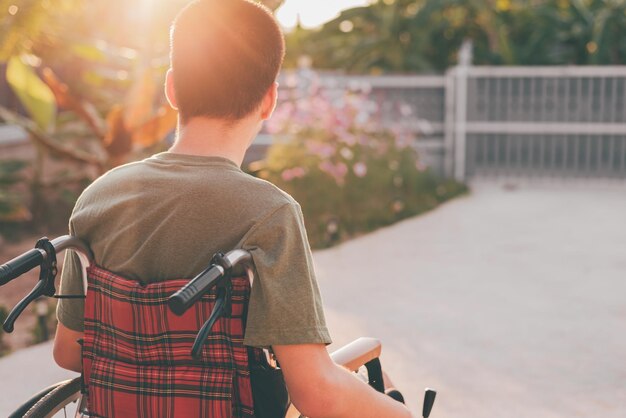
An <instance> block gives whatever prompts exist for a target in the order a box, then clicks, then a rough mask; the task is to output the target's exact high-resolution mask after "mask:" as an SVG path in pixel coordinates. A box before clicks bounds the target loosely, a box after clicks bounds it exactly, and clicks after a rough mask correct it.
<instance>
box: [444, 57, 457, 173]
mask: <svg viewBox="0 0 626 418" xmlns="http://www.w3.org/2000/svg"><path fill="white" fill-rule="evenodd" d="M455 79H456V71H455V69H454V68H451V69H449V70H448V71H447V72H446V80H445V83H444V98H445V99H444V100H445V101H444V128H443V129H444V173H445V176H446V177H448V178H452V177H454V176H455V173H454V162H455V148H454V139H455V137H454V134H455V132H454V128H455V125H456V123H455V122H456V120H455V112H454V110H455V102H454V99H455V97H454V96H455Z"/></svg>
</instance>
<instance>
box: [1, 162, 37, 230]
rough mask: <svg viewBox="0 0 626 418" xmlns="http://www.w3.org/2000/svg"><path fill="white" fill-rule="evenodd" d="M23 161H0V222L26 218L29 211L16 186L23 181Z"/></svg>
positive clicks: (24, 164) (24, 165)
mask: <svg viewBox="0 0 626 418" xmlns="http://www.w3.org/2000/svg"><path fill="white" fill-rule="evenodd" d="M26 165H27V164H26V163H25V162H24V161H18V160H3V161H0V222H15V221H22V220H25V219H28V217H29V216H30V215H29V212H28V209H27V207H26V205H25V204H24V202H23V198H24V196H23V194H24V193H20V192H19V190H18V188H19V184H20V183H22V182H23V180H24V179H23V177H22V175H21V172H22V170H23V169H24V168H25V167H26Z"/></svg>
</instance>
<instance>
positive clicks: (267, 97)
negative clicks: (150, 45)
mask: <svg viewBox="0 0 626 418" xmlns="http://www.w3.org/2000/svg"><path fill="white" fill-rule="evenodd" d="M171 36H172V51H171V61H172V62H171V64H172V68H171V70H170V71H169V72H168V75H167V81H166V95H167V98H168V100H169V102H170V103H171V105H172V106H173V107H174V108H176V109H178V111H179V131H178V136H177V139H176V142H175V144H174V145H173V147H172V148H171V149H170V150H169V151H168V152H165V153H162V154H157V155H155V156H153V157H151V158H148V159H146V160H143V161H140V162H136V163H131V164H128V165H125V166H122V167H119V168H117V169H114V170H112V171H110V172H108V173H107V174H105V175H104V176H103V177H101V178H100V179H98V180H97V181H95V182H94V183H93V184H92V185H91V186H90V187H89V188H87V189H86V190H85V192H84V193H83V194H82V195H81V197H80V198H79V200H78V202H77V203H76V207H75V209H74V211H73V214H72V217H71V219H70V232H71V234H73V235H76V236H78V237H79V238H81V239H83V240H84V241H85V242H86V243H88V244H89V246H90V247H91V249H92V250H93V253H94V256H95V262H96V264H97V265H98V266H100V267H102V268H104V269H107V270H109V271H111V272H115V273H116V274H119V275H120V276H122V277H125V278H128V279H132V280H137V281H140V282H141V283H143V284H147V283H155V282H162V281H167V280H173V279H179V278H183V277H187V278H190V277H194V276H195V275H196V274H198V273H199V272H200V271H202V270H203V269H204V268H205V267H206V264H207V262H208V260H210V259H211V256H212V255H213V254H214V253H216V252H219V251H228V250H231V249H234V248H243V249H245V250H248V251H250V253H251V254H252V256H253V260H254V265H255V269H256V272H257V277H256V280H255V282H254V285H253V288H252V292H251V296H250V302H249V311H248V320H247V327H246V332H245V339H244V344H245V345H248V346H254V347H271V348H272V349H273V351H274V353H275V354H276V356H277V358H278V361H279V362H280V365H281V368H282V370H283V373H284V376H285V380H286V383H287V387H288V389H289V393H290V396H291V399H292V401H293V403H294V404H295V405H296V407H297V408H298V409H299V410H300V411H301V412H302V413H303V414H304V415H306V416H309V417H311V418H317V417H360V418H366V417H376V418H380V417H389V418H393V417H409V416H410V414H409V412H408V410H407V409H406V408H405V407H404V406H403V405H402V404H400V403H398V402H396V401H394V400H392V399H391V398H389V397H387V396H385V395H382V394H380V393H378V392H376V391H374V390H373V389H371V388H370V387H369V386H368V385H366V384H364V383H362V382H361V381H359V380H357V379H355V378H354V377H353V376H352V375H351V374H350V373H348V372H347V371H346V370H344V369H342V368H340V367H338V366H337V365H335V364H334V363H333V362H332V360H331V359H330V357H329V355H328V352H327V350H326V344H328V343H330V337H329V334H328V331H327V329H326V324H325V320H324V314H323V310H322V305H321V298H320V295H319V290H318V287H317V283H316V279H315V274H314V271H313V264H312V259H311V251H310V248H309V244H308V241H307V237H306V232H305V228H304V222H303V219H302V213H301V211H300V207H299V205H298V203H297V202H295V201H294V200H293V199H292V198H291V197H290V196H289V195H287V194H286V193H284V192H282V191H281V190H279V189H278V188H276V187H275V186H273V185H271V184H270V183H267V182H265V181H262V180H259V179H256V178H253V177H251V176H249V175H247V174H245V173H244V172H242V171H241V169H240V166H241V164H242V161H243V158H244V154H245V152H246V150H247V149H248V147H249V146H250V144H251V143H252V141H253V140H254V138H255V137H256V135H257V134H258V132H259V131H260V129H261V127H262V124H263V121H265V120H267V119H268V118H269V117H270V116H271V114H272V112H273V110H274V107H275V105H276V99H277V84H276V81H275V80H276V78H277V76H278V72H279V69H280V66H281V64H282V60H283V56H284V40H283V36H282V34H281V32H280V29H279V27H278V25H277V23H276V21H275V20H274V18H273V16H272V15H271V13H270V12H269V11H267V10H266V9H265V8H263V7H261V6H259V5H257V4H256V3H254V2H252V1H248V0H201V1H194V2H192V3H191V4H190V5H189V6H188V7H186V8H185V9H184V10H183V11H182V12H181V13H180V15H179V16H178V18H177V19H176V21H175V23H174V25H173V27H172V32H171ZM61 282H62V283H61V287H62V289H61V291H62V292H63V293H65V294H76V293H79V292H81V291H82V276H81V269H80V263H79V260H78V257H77V256H76V255H74V254H68V255H67V256H66V261H65V267H64V270H63V275H62V280H61ZM57 316H58V319H59V325H58V329H57V334H56V339H55V347H54V354H55V359H56V361H57V362H58V364H59V365H61V366H62V367H64V368H67V369H71V370H75V371H81V368H82V365H81V347H80V345H79V344H78V343H77V340H79V339H81V338H83V332H84V324H83V320H84V302H83V301H81V300H75V299H73V300H61V301H60V302H59V305H58V309H57ZM216 418H219V417H216Z"/></svg>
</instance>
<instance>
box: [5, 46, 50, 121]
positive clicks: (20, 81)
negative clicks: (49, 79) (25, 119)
mask: <svg viewBox="0 0 626 418" xmlns="http://www.w3.org/2000/svg"><path fill="white" fill-rule="evenodd" d="M6 77H7V82H8V84H9V86H11V89H13V91H14V92H15V95H16V96H17V97H18V99H19V100H20V102H21V103H22V105H23V106H24V108H25V109H26V111H27V112H28V114H29V115H30V117H31V118H32V119H33V120H34V121H35V123H36V124H37V125H38V126H39V127H40V128H41V129H42V130H44V131H49V130H51V129H52V128H53V127H54V122H55V118H56V111H57V105H56V100H55V98H54V93H52V90H50V88H49V87H48V86H47V85H46V83H44V82H43V81H42V80H41V79H40V78H39V76H38V75H37V73H35V71H34V70H33V69H32V68H31V67H30V66H29V65H27V64H25V63H24V62H23V61H22V60H21V59H20V58H19V57H11V58H10V59H9V64H8V65H7V73H6Z"/></svg>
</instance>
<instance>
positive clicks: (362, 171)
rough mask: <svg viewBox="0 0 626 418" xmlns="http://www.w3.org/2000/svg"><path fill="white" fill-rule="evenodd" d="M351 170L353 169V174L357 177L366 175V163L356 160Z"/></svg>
mask: <svg viewBox="0 0 626 418" xmlns="http://www.w3.org/2000/svg"><path fill="white" fill-rule="evenodd" d="M352 171H354V175H355V176H357V177H360V178H362V177H365V176H366V175H367V165H365V163H362V162H358V163H356V164H355V165H354V167H352Z"/></svg>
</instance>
